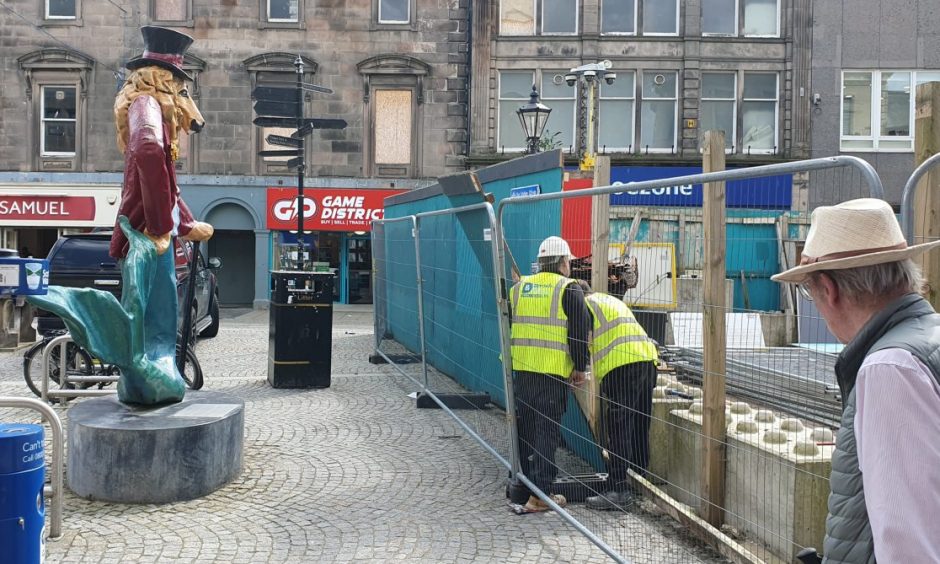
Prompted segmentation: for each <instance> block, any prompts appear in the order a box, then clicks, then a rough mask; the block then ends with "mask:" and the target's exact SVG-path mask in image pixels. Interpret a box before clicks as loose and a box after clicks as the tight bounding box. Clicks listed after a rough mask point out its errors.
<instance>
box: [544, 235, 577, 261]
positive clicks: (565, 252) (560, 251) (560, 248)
mask: <svg viewBox="0 0 940 564" xmlns="http://www.w3.org/2000/svg"><path fill="white" fill-rule="evenodd" d="M538 257H539V258H542V257H566V258H574V255H572V254H571V247H569V246H568V242H567V241H565V240H564V239H562V238H561V237H554V236H553V237H549V238H547V239H545V240H544V241H542V244H541V245H539V254H538Z"/></svg>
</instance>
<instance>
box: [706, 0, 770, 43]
mask: <svg viewBox="0 0 940 564" xmlns="http://www.w3.org/2000/svg"><path fill="white" fill-rule="evenodd" d="M702 35H718V36H730V37H737V36H739V35H744V36H745V37H779V35H780V4H779V0H702Z"/></svg>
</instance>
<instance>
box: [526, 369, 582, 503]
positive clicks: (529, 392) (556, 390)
mask: <svg viewBox="0 0 940 564" xmlns="http://www.w3.org/2000/svg"><path fill="white" fill-rule="evenodd" d="M513 392H514V394H515V399H516V421H517V425H518V434H519V465H520V468H521V470H522V473H523V474H525V475H526V477H527V478H529V480H531V481H532V483H534V484H535V485H536V486H537V487H538V488H539V489H540V490H542V491H543V492H545V493H551V486H552V482H554V481H555V476H556V475H557V474H558V467H557V466H556V465H555V449H556V448H558V446H559V445H561V440H562V439H561V417H562V416H563V415H564V414H565V407H566V403H567V400H568V384H566V383H565V381H564V380H563V379H562V378H559V377H558V376H552V375H550V374H540V373H535V372H516V373H515V378H514V379H513Z"/></svg>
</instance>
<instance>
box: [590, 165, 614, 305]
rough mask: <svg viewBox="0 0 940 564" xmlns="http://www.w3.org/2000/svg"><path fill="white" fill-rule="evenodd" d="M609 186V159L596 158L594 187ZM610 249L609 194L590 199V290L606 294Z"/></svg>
mask: <svg viewBox="0 0 940 564" xmlns="http://www.w3.org/2000/svg"><path fill="white" fill-rule="evenodd" d="M600 186H610V157H608V156H606V155H602V156H599V157H597V161H596V162H595V164H594V187H595V188H597V187H600ZM609 247H610V194H602V195H600V196H594V197H593V198H591V288H593V289H594V291H595V292H604V293H607V288H608V286H607V249H608V248H609Z"/></svg>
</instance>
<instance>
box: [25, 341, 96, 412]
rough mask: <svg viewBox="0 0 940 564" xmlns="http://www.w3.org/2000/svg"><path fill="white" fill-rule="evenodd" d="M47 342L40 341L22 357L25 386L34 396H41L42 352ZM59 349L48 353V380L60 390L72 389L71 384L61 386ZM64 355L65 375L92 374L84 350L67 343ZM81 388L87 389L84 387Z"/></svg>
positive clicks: (91, 367) (87, 355) (90, 364)
mask: <svg viewBox="0 0 940 564" xmlns="http://www.w3.org/2000/svg"><path fill="white" fill-rule="evenodd" d="M47 343H48V341H41V342H39V343H36V344H35V345H33V346H32V347H30V349H29V350H28V351H26V354H25V355H23V376H24V377H25V378H26V385H27V386H29V389H30V390H31V391H32V392H33V393H34V394H36V396H39V397H41V396H42V352H41V351H43V350H44V349H45V348H46V344H47ZM61 350H62V349H61V347H58V346H57V347H55V348H54V349H53V350H51V351H50V352H49V365H50V366H49V379H50V380H51V381H53V382H55V383H56V384H59V387H60V389H66V390H68V389H72V388H74V387H75V386H74V385H72V384H68V383H66V384H64V385H63V384H62V378H61V371H62V366H61V362H60V358H61V356H60V355H61V354H62V353H61ZM65 355H66V368H65V370H66V374H72V375H77V376H91V375H92V374H93V373H94V370H95V367H94V364H93V362H92V360H91V355H89V354H88V353H87V352H86V351H85V349H83V348H81V347H79V346H78V345H76V344H75V343H72V342H70V343H68V344H67V345H66V347H65ZM83 387H88V385H84V386H83ZM74 397H75V396H72V397H68V398H66V399H73V398H74Z"/></svg>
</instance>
